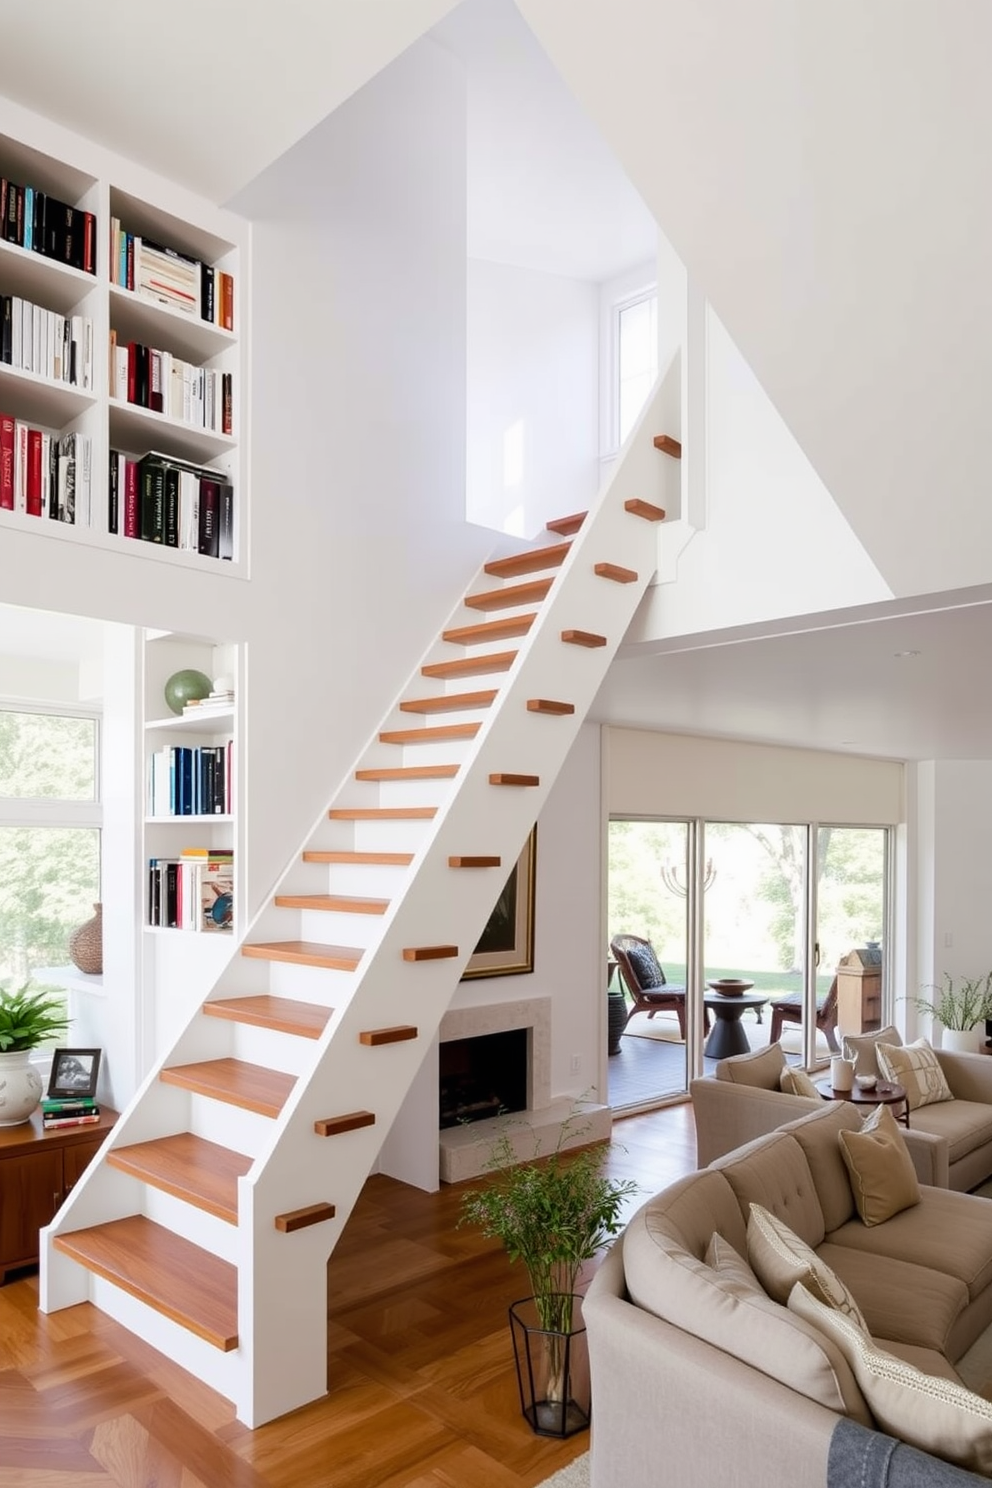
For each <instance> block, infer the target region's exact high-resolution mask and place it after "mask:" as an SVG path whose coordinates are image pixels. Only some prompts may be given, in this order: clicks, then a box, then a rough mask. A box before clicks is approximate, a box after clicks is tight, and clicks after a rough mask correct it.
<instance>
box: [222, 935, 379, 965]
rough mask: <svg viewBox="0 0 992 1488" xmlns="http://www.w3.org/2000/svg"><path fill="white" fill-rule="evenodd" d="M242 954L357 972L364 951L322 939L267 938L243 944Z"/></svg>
mask: <svg viewBox="0 0 992 1488" xmlns="http://www.w3.org/2000/svg"><path fill="white" fill-rule="evenodd" d="M241 954H242V956H248V957H250V958H252V959H254V960H256V961H288V962H291V963H293V964H295V965H298V966H326V967H329V968H330V969H331V970H332V971H354V970H355V967H356V966H357V965H358V963H359V961H361V959H362V956H363V955H364V954H365V953H364V951H363V950H362V949H361V947H360V946H339V945H325V944H324V942H323V941H322V940H268V941H252V942H250V943H249V944H248V945H243V946H242V947H241Z"/></svg>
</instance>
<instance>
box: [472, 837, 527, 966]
mask: <svg viewBox="0 0 992 1488" xmlns="http://www.w3.org/2000/svg"><path fill="white" fill-rule="evenodd" d="M536 865H537V828H536V827H535V828H534V830H533V831H532V832H531V834H530V836H529V837H528V838H527V841H526V842H525V844H524V848H523V851H522V852H521V854H520V856H519V858H518V859H517V861H516V863H515V865H514V868H513V871H512V873H511V874H510V876H509V878H508V879H507V880H506V883H505V884H504V885H503V892H502V893H501V894H500V896H499V898H498V899H497V900H496V906H495V908H494V909H493V912H492V914H491V915H490V916H489V922H488V924H487V925H486V928H485V930H483V932H482V936H481V938H480V940H479V944H478V945H477V946H476V948H475V950H474V951H473V952H472V954H471V956H470V957H469V961H468V965H467V967H466V968H465V971H464V973H463V975H462V981H463V982H465V981H468V980H469V979H470V978H471V977H492V976H517V975H519V974H520V973H521V972H525V971H533V970H534V882H535V877H536V873H535V869H536Z"/></svg>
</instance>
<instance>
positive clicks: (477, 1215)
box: [459, 1122, 637, 1437]
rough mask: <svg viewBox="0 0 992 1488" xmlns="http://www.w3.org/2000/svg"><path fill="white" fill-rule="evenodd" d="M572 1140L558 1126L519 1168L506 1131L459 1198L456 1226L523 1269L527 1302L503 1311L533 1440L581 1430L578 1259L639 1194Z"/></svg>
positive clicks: (585, 1415)
mask: <svg viewBox="0 0 992 1488" xmlns="http://www.w3.org/2000/svg"><path fill="white" fill-rule="evenodd" d="M575 1135H576V1128H575V1126H574V1124H573V1123H572V1122H566V1123H565V1124H564V1126H563V1127H562V1131H561V1135H560V1137H559V1139H558V1143H557V1145H556V1147H555V1149H554V1151H553V1152H552V1153H551V1154H550V1156H548V1157H544V1158H537V1159H535V1160H534V1161H532V1162H520V1161H519V1158H518V1156H517V1153H516V1151H515V1149H514V1146H513V1143H512V1141H511V1140H510V1136H509V1134H508V1132H506V1131H505V1130H504V1132H503V1133H502V1135H500V1136H499V1137H498V1138H497V1139H496V1141H495V1142H494V1143H493V1147H492V1151H491V1154H490V1159H489V1161H488V1163H487V1164H486V1169H487V1172H488V1173H489V1174H490V1178H489V1181H488V1182H487V1183H486V1185H485V1186H484V1187H482V1188H478V1189H473V1190H471V1191H470V1192H469V1193H467V1194H466V1195H465V1197H464V1198H463V1200H462V1217H461V1220H460V1221H459V1223H461V1224H466V1223H468V1224H475V1225H478V1226H479V1228H480V1229H481V1230H482V1233H483V1234H484V1235H485V1236H486V1237H487V1238H489V1239H496V1240H500V1241H502V1243H503V1246H504V1247H505V1249H506V1252H507V1255H508V1256H509V1258H510V1260H511V1261H523V1263H524V1265H525V1266H526V1268H527V1274H528V1276H529V1278H530V1285H531V1291H532V1294H533V1295H532V1296H531V1297H528V1298H525V1299H523V1300H522V1301H520V1302H515V1303H514V1304H513V1306H512V1307H511V1308H510V1327H511V1331H512V1333H513V1342H514V1349H515V1353H516V1365H517V1382H518V1384H519V1386H520V1405H521V1409H522V1411H523V1413H524V1415H525V1416H526V1417H527V1419H528V1421H529V1422H530V1424H531V1426H532V1427H533V1429H534V1430H535V1431H536V1432H537V1433H538V1435H540V1436H562V1437H564V1436H571V1435H572V1434H573V1433H574V1432H576V1431H579V1430H581V1429H582V1428H583V1427H585V1426H588V1424H589V1402H588V1362H587V1360H586V1358H585V1356H584V1353H582V1346H583V1345H584V1333H585V1329H584V1326H583V1325H582V1322H581V1298H580V1297H579V1296H577V1295H576V1291H575V1288H576V1284H577V1282H578V1277H579V1271H580V1269H581V1267H582V1264H583V1262H585V1261H588V1260H591V1259H592V1258H593V1256H594V1255H595V1254H596V1252H597V1250H599V1248H600V1246H602V1245H603V1244H604V1243H605V1242H606V1241H607V1240H608V1239H610V1237H611V1236H613V1235H616V1234H618V1233H619V1231H620V1229H621V1228H622V1226H623V1209H624V1201H625V1199H627V1198H628V1197H630V1196H631V1195H632V1194H635V1193H636V1192H637V1184H636V1183H634V1182H633V1181H630V1180H626V1181H621V1180H620V1179H615V1178H608V1177H607V1176H606V1175H605V1174H604V1173H603V1171H602V1169H603V1161H604V1159H605V1156H606V1148H605V1147H604V1146H602V1145H600V1146H596V1147H583V1148H580V1149H579V1150H578V1151H570V1152H566V1151H565V1150H564V1146H565V1143H566V1141H568V1140H571V1139H574V1137H575ZM579 1339H581V1345H580V1344H579V1343H578V1342H577V1340H579Z"/></svg>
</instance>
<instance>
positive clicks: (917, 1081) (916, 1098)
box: [876, 1038, 954, 1111]
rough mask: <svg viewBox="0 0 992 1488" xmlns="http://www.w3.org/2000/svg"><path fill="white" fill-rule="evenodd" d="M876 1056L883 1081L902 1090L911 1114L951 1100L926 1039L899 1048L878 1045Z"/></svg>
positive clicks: (946, 1084)
mask: <svg viewBox="0 0 992 1488" xmlns="http://www.w3.org/2000/svg"><path fill="white" fill-rule="evenodd" d="M876 1052H877V1054H878V1067H879V1069H880V1070H881V1071H882V1076H883V1078H884V1079H886V1080H891V1081H892V1082H893V1083H894V1084H896V1085H901V1086H902V1087H903V1088H904V1090H905V1091H906V1100H907V1103H908V1105H909V1109H910V1110H911V1111H915V1110H916V1109H917V1107H919V1106H932V1105H936V1104H938V1103H939V1102H940V1101H949V1100H953V1099H954V1094H953V1092H952V1090H951V1087H950V1086H949V1085H948V1083H947V1081H946V1079H945V1078H944V1071H943V1070H942V1069H941V1067H940V1061H939V1060H938V1058H937V1056H936V1054H935V1053H934V1051H933V1047H932V1045H931V1043H930V1040H929V1039H925V1038H920V1039H917V1040H916V1043H915V1044H903V1045H902V1046H899V1047H897V1046H896V1045H895V1044H879V1045H878V1048H877V1051H876Z"/></svg>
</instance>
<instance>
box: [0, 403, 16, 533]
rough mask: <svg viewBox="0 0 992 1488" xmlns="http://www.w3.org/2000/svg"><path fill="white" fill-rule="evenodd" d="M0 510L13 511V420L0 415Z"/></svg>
mask: <svg viewBox="0 0 992 1488" xmlns="http://www.w3.org/2000/svg"><path fill="white" fill-rule="evenodd" d="M0 508H2V509H3V510H4V511H13V509H14V420H13V419H12V418H11V416H10V414H9V413H0Z"/></svg>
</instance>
